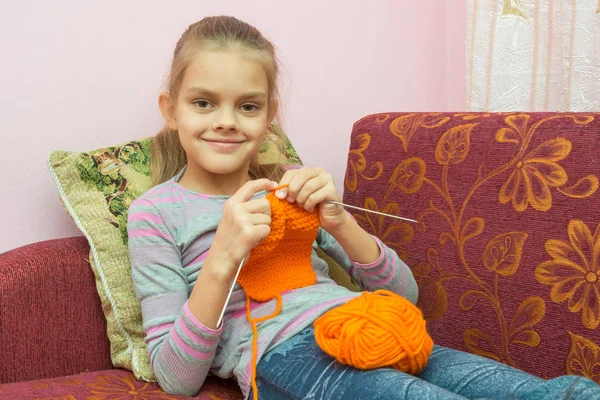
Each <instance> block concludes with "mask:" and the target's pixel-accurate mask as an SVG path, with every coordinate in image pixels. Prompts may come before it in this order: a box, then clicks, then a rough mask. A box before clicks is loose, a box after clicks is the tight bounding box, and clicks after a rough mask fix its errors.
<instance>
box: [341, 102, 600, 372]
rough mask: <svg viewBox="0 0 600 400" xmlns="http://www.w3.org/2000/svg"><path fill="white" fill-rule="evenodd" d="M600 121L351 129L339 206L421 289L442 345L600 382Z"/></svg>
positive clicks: (424, 120)
mask: <svg viewBox="0 0 600 400" xmlns="http://www.w3.org/2000/svg"><path fill="white" fill-rule="evenodd" d="M599 152H600V114H597V113H532V114H523V113H508V114H502V113H494V114H484V113H392V114H377V115H370V116H367V117H365V118H363V119H362V120H360V121H358V122H357V123H356V124H355V125H354V129H353V133H352V138H351V146H350V152H349V158H348V165H347V172H346V179H345V189H346V190H345V193H344V201H345V202H346V203H349V204H353V205H358V206H363V207H365V208H368V209H372V210H376V211H383V212H387V213H393V214H399V215H401V216H405V217H409V218H413V219H416V220H418V223H417V224H410V223H407V222H402V221H398V220H395V219H391V218H384V217H379V216H373V215H369V214H365V213H356V214H355V218H356V219H357V221H359V223H360V224H361V225H362V226H363V227H364V228H365V229H367V230H368V231H370V232H371V233H374V234H376V235H377V236H379V237H380V238H381V239H382V240H383V241H384V242H385V243H387V244H388V245H389V246H391V247H392V248H394V249H396V250H397V252H398V253H399V254H400V255H401V256H402V258H403V259H404V260H405V261H406V262H407V264H408V265H409V266H410V267H411V268H412V271H413V273H414V275H415V277H416V279H417V281H418V284H419V292H420V296H419V302H418V305H419V306H420V307H421V308H422V310H423V312H424V315H425V316H426V318H427V320H428V324H427V327H428V330H429V332H430V334H431V336H432V337H433V339H434V341H435V342H436V343H438V344H440V345H445V346H449V347H453V348H456V349H461V350H465V351H470V352H473V353H476V354H480V355H483V356H486V357H489V358H492V359H495V360H499V361H501V362H504V363H507V364H510V365H513V366H515V367H518V368H521V369H524V370H526V371H528V372H531V373H534V374H537V375H538V376H541V377H545V378H550V377H555V376H558V375H562V374H577V375H584V376H586V377H588V378H590V379H593V380H595V381H596V382H600V369H599V368H598V366H599V365H600V329H599V328H600V191H599V190H598V178H599V177H600V171H599V170H598V160H599V158H598V154H599Z"/></svg>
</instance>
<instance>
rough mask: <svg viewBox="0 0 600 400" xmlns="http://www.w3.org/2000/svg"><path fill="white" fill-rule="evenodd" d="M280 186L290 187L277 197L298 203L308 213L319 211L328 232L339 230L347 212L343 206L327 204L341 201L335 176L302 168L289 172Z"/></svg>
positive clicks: (322, 225)
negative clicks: (316, 209) (329, 201)
mask: <svg viewBox="0 0 600 400" xmlns="http://www.w3.org/2000/svg"><path fill="white" fill-rule="evenodd" d="M279 185H280V186H281V185H289V186H288V187H287V188H282V189H279V190H277V191H276V192H275V196H277V198H279V199H282V200H283V199H287V201H289V202H290V203H296V204H298V205H299V206H300V207H302V208H304V209H305V210H306V211H308V212H313V211H314V209H315V207H318V210H319V221H320V224H321V227H322V228H323V229H325V230H326V231H331V230H334V229H335V228H337V227H338V226H340V225H341V224H342V222H343V221H344V217H345V216H346V212H345V211H344V208H343V207H342V206H339V205H336V204H331V203H327V202H325V201H326V200H333V201H341V200H340V195H339V194H338V192H337V190H336V188H335V185H334V182H333V176H331V175H330V174H328V173H327V172H326V171H325V170H324V169H323V168H300V169H293V170H290V171H287V172H286V173H285V174H284V175H283V177H282V178H281V182H279Z"/></svg>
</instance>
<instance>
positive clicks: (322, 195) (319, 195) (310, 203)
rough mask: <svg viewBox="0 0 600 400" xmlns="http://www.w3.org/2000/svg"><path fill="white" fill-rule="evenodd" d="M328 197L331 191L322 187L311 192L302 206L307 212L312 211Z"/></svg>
mask: <svg viewBox="0 0 600 400" xmlns="http://www.w3.org/2000/svg"><path fill="white" fill-rule="evenodd" d="M330 197H331V191H330V190H329V189H328V188H327V187H323V188H321V189H319V190H317V191H315V192H312V193H311V194H310V196H308V198H307V199H306V201H304V203H303V205H302V207H303V208H304V209H305V210H306V211H308V212H313V211H314V210H315V207H316V206H317V205H319V204H321V203H322V202H324V201H326V200H329V198H330Z"/></svg>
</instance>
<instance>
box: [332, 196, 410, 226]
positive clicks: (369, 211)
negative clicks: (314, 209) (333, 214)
mask: <svg viewBox="0 0 600 400" xmlns="http://www.w3.org/2000/svg"><path fill="white" fill-rule="evenodd" d="M325 201H326V202H328V203H331V204H337V205H338V206H342V207H348V208H354V209H355V210H361V211H364V212H368V213H372V214H378V215H383V216H384V217H391V218H396V219H401V220H403V221H408V222H419V221H416V220H414V219H410V218H404V217H399V216H397V215H392V214H386V213H382V212H379V211H373V210H368V209H366V208H362V207H356V206H351V205H349V204H344V203H340V202H339V201H333V200H325Z"/></svg>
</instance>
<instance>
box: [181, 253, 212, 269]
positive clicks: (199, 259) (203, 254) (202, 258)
mask: <svg viewBox="0 0 600 400" xmlns="http://www.w3.org/2000/svg"><path fill="white" fill-rule="evenodd" d="M207 254H208V251H205V252H204V253H202V254H200V255H199V256H198V257H196V258H194V259H193V260H192V261H191V262H190V263H189V264H188V265H186V267H187V266H190V265H194V264H196V263H199V262H200V261H204V259H205V258H206V256H207Z"/></svg>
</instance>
